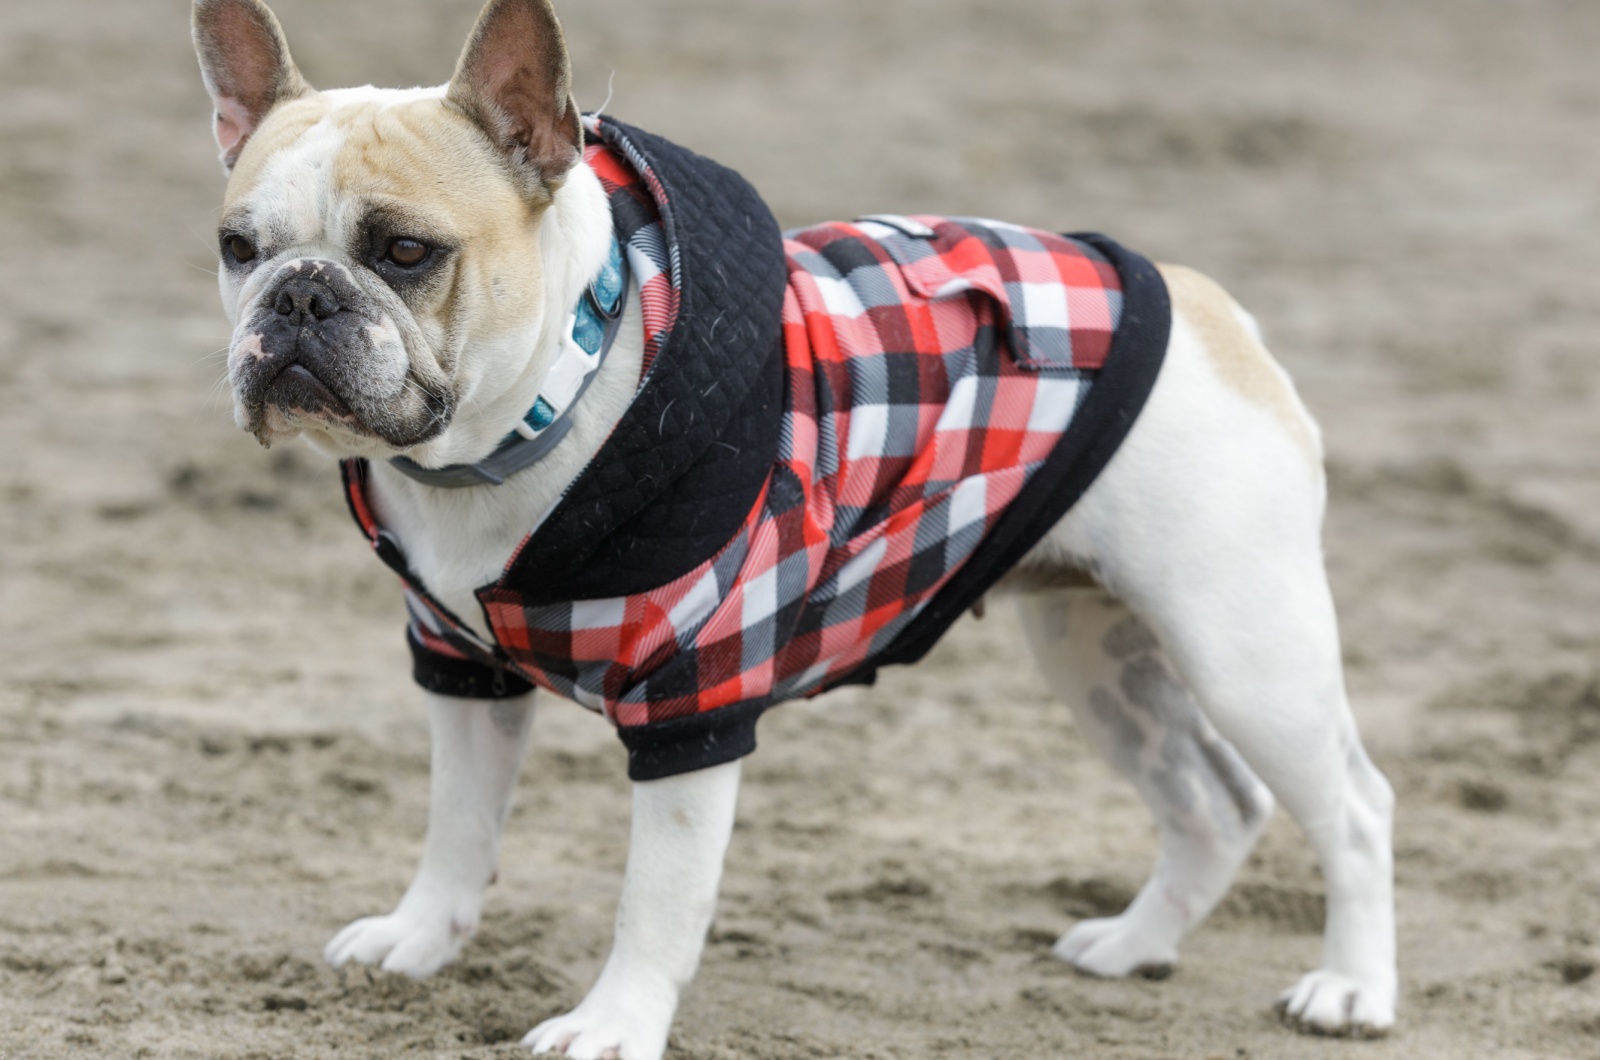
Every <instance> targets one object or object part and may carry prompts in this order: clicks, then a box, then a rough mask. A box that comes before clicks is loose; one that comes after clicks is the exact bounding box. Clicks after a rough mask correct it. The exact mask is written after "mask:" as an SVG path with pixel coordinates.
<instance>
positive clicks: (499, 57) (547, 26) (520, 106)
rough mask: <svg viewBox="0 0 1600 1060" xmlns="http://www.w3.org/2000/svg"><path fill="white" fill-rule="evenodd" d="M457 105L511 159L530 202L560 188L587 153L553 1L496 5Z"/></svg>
mask: <svg viewBox="0 0 1600 1060" xmlns="http://www.w3.org/2000/svg"><path fill="white" fill-rule="evenodd" d="M449 99H450V101H451V102H452V103H454V104H455V105H456V106H458V107H460V108H461V109H462V110H463V111H465V112H466V114H467V116H468V117H470V118H471V119H472V120H473V121H475V122H476V123H477V124H478V125H479V126H480V127H481V128H482V129H483V130H484V132H486V133H488V134H489V138H490V139H491V140H493V141H494V142H495V144H496V145H497V146H499V147H500V149H501V150H502V151H504V152H505V153H506V156H507V158H508V160H509V161H510V164H511V167H512V170H513V171H514V172H515V173H516V175H517V180H518V182H519V183H520V184H521V185H522V188H523V190H524V192H525V193H527V194H528V195H529V196H530V197H535V198H547V197H548V196H549V194H550V193H551V192H553V191H555V189H557V188H559V187H560V186H561V182H562V180H563V179H564V178H565V177H566V174H567V171H568V170H570V169H571V168H572V167H573V165H574V164H576V163H577V161H578V158H579V157H580V153H581V152H582V150H583V124H582V122H581V121H580V120H579V118H578V105H577V104H576V103H574V102H573V99H572V67H571V64H570V63H569V61H568V59H567V42H566V40H565V38H563V37H562V35H561V23H560V22H558V21H557V20H556V13H555V10H554V9H553V8H552V7H551V6H550V4H549V0H489V3H488V4H487V5H486V6H485V7H484V9H483V13H482V14H480V15H479V16H478V24H477V25H476V26H475V27H473V30H472V36H471V37H469V38H468V39H467V46H466V49H465V50H464V51H462V53H461V59H460V61H459V62H458V63H456V72H455V76H454V77H452V78H451V79H450V91H449Z"/></svg>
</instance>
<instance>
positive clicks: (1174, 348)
mask: <svg viewBox="0 0 1600 1060" xmlns="http://www.w3.org/2000/svg"><path fill="white" fill-rule="evenodd" d="M1203 286H1204V285H1202V284H1200V281H1199V280H1196V279H1195V278H1194V277H1192V276H1187V277H1186V276H1185V274H1182V273H1174V274H1173V284H1172V290H1173V292H1174V305H1175V307H1176V309H1177V310H1178V312H1177V313H1176V315H1175V317H1174V324H1173V332H1172V339H1171V342H1170V344H1169V346H1168V351H1167V360H1166V363H1165V364H1164V365H1163V367H1162V370H1161V375H1160V377H1159V378H1158V379H1157V382H1156V387H1155V390H1154V391H1152V393H1151V395H1150V399H1149V401H1148V403H1147V404H1146V406H1145V409H1144V411H1143V413H1142V414H1141V415H1140V417H1139V420H1138V422H1136V423H1135V424H1134V427H1133V430H1132V431H1130V432H1129V434H1128V437H1127V440H1126V441H1125V442H1124V443H1123V446H1122V448H1121V449H1120V450H1119V451H1118V452H1117V454H1116V457H1115V458H1114V460H1113V462H1112V464H1111V466H1110V467H1109V468H1108V469H1107V472H1106V474H1104V475H1102V476H1101V478H1100V479H1099V480H1098V481H1096V482H1095V484H1094V485H1093V486H1092V487H1091V488H1090V489H1089V491H1088V492H1087V493H1086V494H1085V495H1084V496H1083V498H1082V499H1081V500H1080V501H1079V503H1078V505H1077V506H1076V507H1075V508H1074V509H1073V510H1072V511H1070V512H1069V513H1068V514H1067V515H1066V517H1064V518H1063V519H1062V520H1061V521H1060V522H1059V523H1058V524H1056V526H1055V528H1053V529H1052V530H1051V532H1050V535H1049V538H1048V540H1047V542H1046V543H1045V544H1044V545H1043V546H1041V548H1040V549H1038V550H1037V551H1038V553H1039V554H1038V556H1037V557H1036V560H1035V561H1036V562H1044V561H1047V560H1048V559H1049V558H1050V557H1052V556H1053V557H1057V558H1060V557H1074V558H1075V559H1076V560H1077V561H1078V562H1079V564H1080V565H1087V566H1088V567H1089V569H1092V570H1093V571H1094V572H1095V575H1096V577H1097V578H1098V579H1099V580H1100V583H1101V584H1102V585H1104V586H1106V587H1107V588H1108V589H1110V590H1111V591H1113V592H1114V593H1115V594H1116V595H1117V596H1118V597H1119V598H1120V599H1122V600H1124V601H1125V602H1126V603H1127V604H1128V606H1129V608H1130V609H1132V610H1133V611H1134V612H1135V613H1136V614H1138V615H1139V616H1141V617H1142V618H1143V619H1144V620H1145V621H1146V623H1147V624H1148V625H1149V627H1150V629H1151V631H1152V632H1153V633H1154V634H1155V638H1156V639H1157V640H1158V641H1159V642H1160V644H1161V646H1162V649H1163V650H1164V651H1165V653H1166V655H1167V657H1168V658H1170V659H1171V661H1172V663H1173V665H1174V667H1175V670H1176V673H1177V674H1179V675H1180V676H1181V678H1182V681H1183V685H1184V686H1185V687H1187V688H1188V689H1189V691H1190V692H1192V693H1193V695H1194V699H1195V702H1197V703H1198V704H1199V705H1200V708H1201V710H1202V711H1203V712H1204V713H1205V716H1206V718H1207V719H1208V720H1209V721H1210V722H1211V724H1212V725H1214V726H1216V729H1217V731H1218V732H1219V733H1221V734H1222V736H1223V738H1224V739H1226V740H1227V741H1228V742H1229V743H1230V744H1232V745H1233V746H1234V747H1235V748H1237V749H1238V752H1239V754H1240V755H1241V756H1243V758H1244V760H1245V761H1246V762H1248V763H1249V764H1250V768H1251V769H1252V770H1254V771H1255V773H1256V775H1257V776H1259V777H1260V778H1261V780H1262V781H1263V782H1264V783H1265V784H1266V785H1267V787H1268V788H1270V789H1271V790H1272V794H1273V795H1274V796H1275V797H1276V798H1277V800H1278V803H1279V805H1281V806H1282V807H1283V808H1284V809H1285V810H1286V811H1288V813H1289V814H1290V816H1292V817H1293V818H1294V819H1295V821H1296V823H1298V824H1299V825H1300V827H1301V828H1302V829H1303V830H1304V831H1305V834H1306V837H1307V838H1308V839H1309V840H1310V842H1311V845H1312V847H1313V848H1314V849H1315V850H1316V853H1317V859H1318V861H1319V862H1320V864H1321V867H1322V876H1323V880H1324V882H1325V884H1326V887H1327V910H1328V912H1327V923H1326V927H1325V931H1324V936H1323V948H1322V966H1321V967H1320V968H1319V969H1318V970H1316V971H1314V972H1311V973H1309V974H1308V975H1306V976H1304V977H1303V978H1302V979H1301V980H1300V981H1299V982H1298V983H1297V984H1296V985H1295V986H1294V987H1292V988H1291V989H1290V990H1289V991H1287V992H1286V993H1285V994H1284V995H1283V997H1282V999H1281V1004H1282V1006H1283V1008H1284V1011H1285V1014H1286V1015H1287V1016H1288V1018H1289V1019H1290V1020H1292V1021H1293V1022H1295V1023H1296V1024H1298V1025H1299V1026H1301V1027H1303V1028H1306V1029H1308V1030H1312V1031H1316V1032H1319V1033H1327V1034H1353V1035H1361V1034H1371V1033H1381V1032H1383V1031H1384V1030H1387V1029H1388V1028H1389V1027H1390V1026H1392V1025H1393V1023H1394V1011H1395V998H1396V991H1397V984H1396V976H1395V922H1394V866H1393V856H1392V853H1391V847H1390V841H1391V827H1392V821H1393V812H1394V794H1393V792H1392V791H1391V789H1390V787H1389V785H1388V782H1387V781H1385V780H1384V778H1383V775H1382V774H1381V773H1379V772H1378V770H1377V769H1376V768H1375V767H1374V766H1373V764H1372V762H1371V760H1370V759H1369V758H1368V757H1367V754H1366V751H1365V750H1364V749H1363V748H1362V746H1361V738H1360V736H1359V735H1358V734H1357V732H1356V724H1355V717H1354V716H1353V715H1352V713H1351V711H1350V704H1349V701H1348V700H1347V698H1346V696H1345V688H1344V675H1343V671H1342V663H1341V659H1340V648H1339V628H1338V620H1337V617H1336V615H1335V612H1334V606H1333V595H1332V593H1331V591H1330V590H1329V587H1328V579H1327V574H1326V572H1325V570H1324V568H1323V553H1322V540H1321V529H1322V515H1323V501H1324V481H1323V476H1322V471H1321V467H1320V465H1319V461H1318V455H1319V448H1318V446H1317V444H1316V434H1315V430H1314V428H1313V427H1312V425H1311V422H1310V419H1309V417H1307V416H1306V415H1305V412H1304V410H1303V409H1302V408H1301V407H1300V405H1299V402H1298V399H1297V398H1295V396H1294V393H1293V391H1292V389H1290V388H1289V387H1288V384H1287V382H1286V381H1285V380H1284V379H1283V378H1282V375H1281V372H1279V371H1278V370H1277V369H1276V367H1275V366H1274V365H1273V364H1272V362H1271V361H1270V359H1269V358H1268V357H1267V354H1266V351H1265V350H1264V349H1261V348H1260V345H1259V343H1258V342H1256V341H1255V340H1254V339H1253V338H1250V336H1249V334H1248V332H1247V331H1242V330H1239V329H1238V328H1237V327H1236V328H1235V330H1234V332H1232V333H1230V332H1228V330H1227V328H1225V327H1224V325H1226V324H1227V323H1228V321H1229V320H1230V319H1233V317H1231V316H1230V315H1229V314H1230V313H1231V312H1232V310H1231V309H1230V305H1231V303H1226V302H1224V301H1222V297H1223V296H1220V294H1217V293H1212V294H1206V292H1205V291H1204V290H1201V289H1200V288H1202V287H1203ZM1202 295H1203V296H1204V297H1202ZM1206 299H1210V301H1209V302H1208V301H1206ZM1202 325H1204V326H1202ZM1230 334H1231V335H1232V337H1231V338H1230V337H1229V335H1230ZM1224 340H1226V342H1225V341H1224ZM1226 343H1232V345H1227V344H1226ZM1274 380H1276V382H1274Z"/></svg>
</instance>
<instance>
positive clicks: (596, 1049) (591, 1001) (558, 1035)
mask: <svg viewBox="0 0 1600 1060" xmlns="http://www.w3.org/2000/svg"><path fill="white" fill-rule="evenodd" d="M656 1008H657V1006H654V1005H650V1004H644V1005H629V1004H627V1003H626V999H624V998H622V997H596V996H595V995H594V994H593V993H591V994H590V995H589V996H588V997H587V998H585V999H584V1001H583V1004H581V1005H579V1006H578V1007H577V1008H575V1009H573V1010H572V1011H571V1012H569V1013H567V1014H566V1015H565V1016H557V1017H556V1018H555V1019H549V1020H545V1021H544V1022H543V1023H541V1024H539V1025H538V1026H537V1027H535V1028H534V1029H533V1030H531V1031H529V1032H528V1034H527V1036H526V1037H525V1038H523V1039H522V1044H523V1045H526V1046H529V1047H531V1048H532V1049H533V1051H534V1052H535V1053H554V1054H556V1055H558V1056H566V1057H570V1058H571V1060H660V1056H661V1054H662V1053H663V1052H665V1051H666V1048H667V1031H668V1030H670V1029H671V1026H672V1013H671V1012H670V1011H669V1012H667V1014H666V1016H665V1017H664V1018H663V1017H662V1016H661V1015H660V1013H659V1012H657V1011H655V1009H656Z"/></svg>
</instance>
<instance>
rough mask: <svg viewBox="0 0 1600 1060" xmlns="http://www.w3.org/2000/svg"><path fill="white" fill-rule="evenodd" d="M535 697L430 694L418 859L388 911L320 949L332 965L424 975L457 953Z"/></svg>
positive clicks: (472, 924) (484, 883)
mask: <svg viewBox="0 0 1600 1060" xmlns="http://www.w3.org/2000/svg"><path fill="white" fill-rule="evenodd" d="M533 695H534V694H533V693H532V692H530V693H528V694H527V695H525V696H518V697H514V698H511V699H501V700H493V701H487V702H486V701H484V700H475V699H456V698H452V697H449V696H440V695H433V694H430V695H429V696H428V726H429V731H430V733H431V735H432V763H431V767H430V777H429V792H428V836H427V839H426V840H425V841H424V843H423V848H422V862H421V864H420V865H419V866H418V868H417V874H416V876H415V878H413V880H412V881H411V886H410V887H408V888H407V889H406V893H405V896H404V897H403V898H401V899H400V904H399V905H397V906H396V907H395V909H394V912H392V913H389V914H388V915H387V916H369V917H364V918H362V919H360V920H357V921H355V922H354V923H352V924H350V925H348V926H347V927H346V928H345V929H344V930H343V931H341V932H339V933H338V934H337V935H335V936H334V938H333V941H332V942H329V943H328V946H327V948H326V949H325V950H324V951H323V956H324V957H325V958H326V959H327V961H328V963H329V964H332V965H333V966H334V967H336V968H337V967H339V966H340V965H342V964H344V963H345V962H347V961H356V962H357V963H360V964H381V965H382V967H383V968H384V969H385V970H386V971H391V972H402V973H404V974H406V975H409V976H412V977H413V978H422V977H423V976H427V975H432V974H433V973H434V972H436V971H438V970H439V969H440V968H441V967H443V966H444V965H445V964H448V963H449V962H450V961H452V960H454V959H455V957H456V955H457V954H458V953H460V952H461V947H462V945H463V944H464V943H465V942H466V941H467V939H469V938H471V937H472V933H473V932H474V931H475V930H477V927H478V916H479V914H480V913H481V912H482V910H483V893H484V889H485V888H486V887H488V885H489V882H490V880H491V879H492V878H493V877H494V874H495V871H496V865H497V863H498V861H499V858H500V833H501V831H502V829H503V828H504V827H505V821H506V816H507V814H508V813H509V812H510V810H511V795H512V792H513V791H514V789H515V788H516V782H517V769H518V767H519V766H520V765H521V764H522V756H523V753H524V751H526V750H527V746H528V731H529V729H530V728H531V722H532V720H533Z"/></svg>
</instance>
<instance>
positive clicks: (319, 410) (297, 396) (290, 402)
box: [253, 361, 372, 445]
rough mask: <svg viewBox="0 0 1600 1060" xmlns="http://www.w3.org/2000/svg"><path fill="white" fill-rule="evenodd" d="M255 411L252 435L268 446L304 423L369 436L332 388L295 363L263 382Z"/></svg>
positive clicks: (358, 419)
mask: <svg viewBox="0 0 1600 1060" xmlns="http://www.w3.org/2000/svg"><path fill="white" fill-rule="evenodd" d="M259 408H260V414H259V415H257V416H256V417H255V421H256V422H255V424H254V425H253V426H254V430H253V433H254V434H255V436H256V440H257V441H259V442H260V443H261V444H262V445H270V444H271V442H272V437H273V435H275V434H278V433H281V431H282V430H283V428H286V427H289V426H290V424H293V423H296V422H304V421H307V420H310V421H316V422H320V423H324V424H337V425H339V426H341V427H344V428H345V429H347V430H350V431H352V432H354V433H357V434H370V433H372V432H371V431H370V429H368V428H367V427H366V425H365V424H363V423H362V422H361V418H360V417H359V416H357V415H356V414H355V412H354V411H353V410H352V409H351V408H350V405H349V404H348V403H347V402H346V401H345V400H344V399H343V398H341V397H340V396H339V395H338V394H337V393H335V392H334V390H333V388H332V387H330V386H329V385H328V384H327V383H324V382H323V381H322V380H321V379H319V378H317V375H316V373H315V372H313V371H312V370H311V369H309V368H307V367H306V366H305V365H303V364H300V363H299V362H298V361H297V362H295V363H293V364H290V365H288V366H287V367H285V368H284V369H283V371H281V372H279V373H278V374H277V375H276V376H274V377H272V379H270V380H269V381H268V382H267V385H266V386H265V387H264V388H263V389H262V391H261V400H260V405H259Z"/></svg>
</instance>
